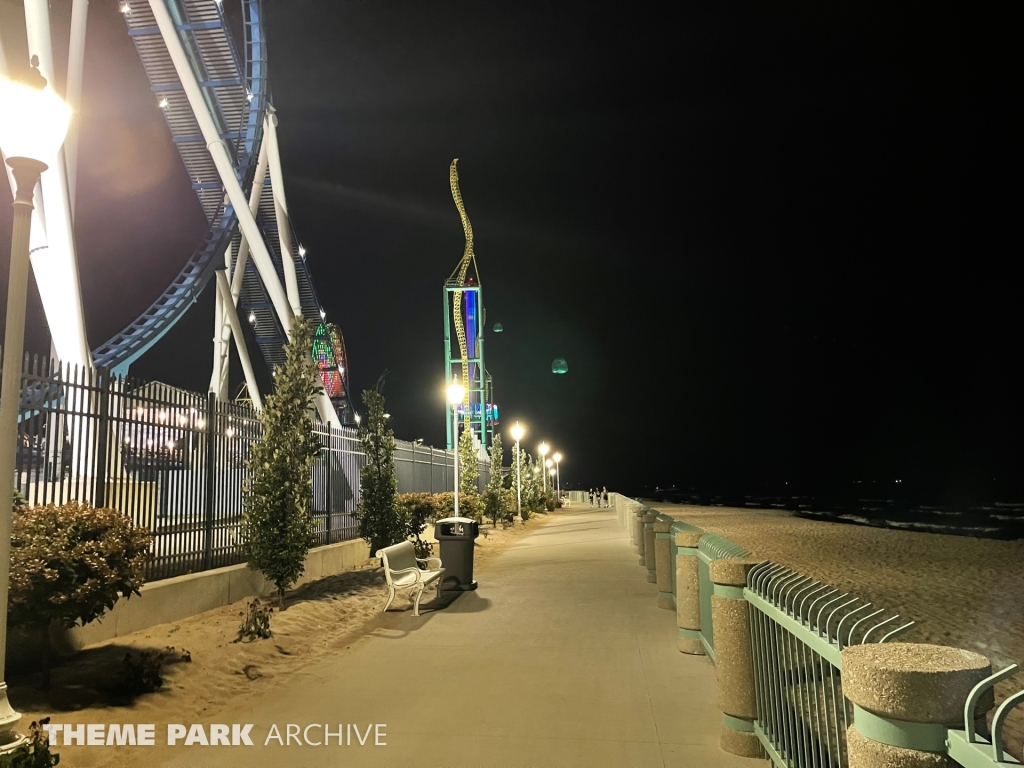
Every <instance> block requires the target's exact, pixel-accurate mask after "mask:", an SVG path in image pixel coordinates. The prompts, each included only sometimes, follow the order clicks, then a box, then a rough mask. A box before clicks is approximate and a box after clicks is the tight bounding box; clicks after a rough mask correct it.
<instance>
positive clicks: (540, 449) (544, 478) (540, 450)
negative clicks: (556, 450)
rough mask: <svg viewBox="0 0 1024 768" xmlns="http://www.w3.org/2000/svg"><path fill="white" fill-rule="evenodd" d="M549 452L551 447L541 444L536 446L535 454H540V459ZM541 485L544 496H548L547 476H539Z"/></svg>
mask: <svg viewBox="0 0 1024 768" xmlns="http://www.w3.org/2000/svg"><path fill="white" fill-rule="evenodd" d="M550 450H551V447H550V446H549V445H548V444H547V443H541V444H540V445H538V446H537V453H539V454H540V457H541V458H542V459H543V458H544V457H545V456H547V455H548V451H550ZM541 484H542V485H543V486H544V495H545V496H547V495H548V476H547V475H546V474H543V475H541Z"/></svg>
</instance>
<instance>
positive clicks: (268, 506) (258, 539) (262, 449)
mask: <svg viewBox="0 0 1024 768" xmlns="http://www.w3.org/2000/svg"><path fill="white" fill-rule="evenodd" d="M311 343H312V337H311V333H310V327H309V323H307V322H306V320H304V319H303V318H301V317H297V318H295V321H294V323H293V324H292V334H291V340H290V341H289V342H288V343H287V344H286V345H285V348H284V349H285V361H284V364H283V365H281V366H279V367H278V369H277V372H276V375H275V377H274V393H273V394H272V395H269V396H268V397H267V398H266V401H265V403H264V406H263V411H262V412H261V413H260V417H259V418H260V424H262V426H263V433H262V435H261V436H260V439H259V440H257V441H256V442H255V443H254V444H253V446H252V449H251V451H250V453H249V460H248V464H247V466H248V470H249V472H248V475H249V479H248V482H247V483H246V485H245V488H244V489H243V516H242V531H243V536H244V548H245V555H246V559H247V560H248V562H249V566H250V567H251V568H255V569H257V570H259V571H262V572H263V574H264V575H265V576H266V577H267V578H268V579H269V580H270V581H272V582H273V583H274V584H275V585H276V586H277V594H278V599H279V602H280V604H281V607H282V608H283V607H284V593H285V590H286V589H288V588H289V587H290V586H292V585H293V584H294V583H295V582H296V581H297V580H298V578H299V577H300V576H301V575H302V571H303V568H304V566H305V561H306V555H307V554H308V553H309V549H310V547H312V546H313V544H314V542H315V537H314V533H313V521H312V519H311V517H310V514H309V508H310V504H311V502H312V498H313V481H312V474H311V473H312V469H313V461H314V459H315V458H316V456H317V454H318V453H319V451H320V443H319V442H318V441H317V439H316V436H315V435H314V434H313V421H312V418H311V410H312V404H313V393H314V392H315V391H316V371H315V370H314V368H313V361H312V358H311V357H310V345H311Z"/></svg>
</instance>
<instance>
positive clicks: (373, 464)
mask: <svg viewBox="0 0 1024 768" xmlns="http://www.w3.org/2000/svg"><path fill="white" fill-rule="evenodd" d="M363 404H364V405H365V406H366V418H365V419H363V426H362V427H361V428H360V430H359V444H360V445H361V446H362V449H363V453H364V454H366V463H365V464H364V465H363V468H362V469H360V470H359V482H360V487H359V506H358V508H357V509H356V518H357V519H358V520H359V535H360V536H361V537H362V538H364V539H366V541H367V542H368V543H369V545H370V552H371V553H376V552H377V551H378V550H381V549H383V548H384V547H390V546H391V545H392V544H397V543H398V542H400V541H404V540H405V536H406V526H405V521H404V519H403V516H402V513H401V509H400V508H399V504H398V481H397V479H396V478H395V434H394V432H392V431H391V430H390V429H388V428H387V423H386V421H385V419H384V395H382V394H381V393H380V392H378V391H376V390H372V389H370V390H366V391H365V392H363Z"/></svg>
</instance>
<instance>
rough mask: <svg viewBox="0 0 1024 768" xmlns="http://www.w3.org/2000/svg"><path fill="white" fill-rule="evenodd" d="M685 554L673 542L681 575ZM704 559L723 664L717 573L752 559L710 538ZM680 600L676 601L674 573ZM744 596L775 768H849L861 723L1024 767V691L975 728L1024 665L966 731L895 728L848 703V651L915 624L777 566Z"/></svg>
mask: <svg viewBox="0 0 1024 768" xmlns="http://www.w3.org/2000/svg"><path fill="white" fill-rule="evenodd" d="M615 496H616V503H615V506H616V508H618V507H619V506H620V505H622V507H623V509H625V505H626V504H627V503H629V502H631V501H632V500H630V499H628V498H627V497H624V496H619V495H618V494H616V495H615ZM633 503H637V502H633ZM644 508H645V510H648V511H652V510H650V509H649V508H648V507H644ZM620 519H621V520H622V521H623V524H624V525H628V524H629V518H628V516H626V515H622V516H621V518H620ZM676 530H693V526H690V525H689V524H687V523H684V522H681V521H677V522H676V523H675V524H674V525H673V531H676ZM673 539H674V537H673ZM677 554H678V553H677V548H676V547H675V542H674V540H673V546H672V564H673V571H674V570H675V559H676V556H677ZM697 557H698V559H699V561H700V565H699V574H700V612H701V641H702V644H703V646H704V650H705V651H706V653H707V655H708V657H709V658H710V659H711V661H712V662H714V661H715V653H714V626H713V623H712V617H711V596H712V595H713V594H714V585H713V584H712V582H711V577H710V571H709V564H710V563H711V561H713V560H718V559H722V558H730V557H750V553H749V552H748V551H747V550H746V549H744V548H743V547H741V546H739V545H737V544H735V543H733V542H731V541H729V540H728V539H724V538H722V537H721V536H718V535H716V534H710V533H708V534H704V535H703V536H702V537H701V538H700V541H699V543H698V548H697ZM672 591H673V595H675V594H676V584H675V574H674V573H673V582H672ZM743 596H744V598H745V599H746V601H747V603H748V605H749V606H750V624H751V626H750V630H751V651H752V658H753V667H754V691H755V698H756V702H757V717H756V719H755V720H754V733H755V734H756V736H757V738H758V741H759V742H760V744H761V746H762V747H763V748H764V751H765V754H766V756H767V757H768V758H769V759H770V760H771V762H772V763H773V765H774V768H849V760H848V756H847V749H846V733H847V730H848V729H849V727H850V725H852V724H854V723H856V728H857V730H858V731H859V732H860V733H861V734H862V735H864V736H866V737H867V738H869V739H873V740H876V741H880V742H883V743H887V744H894V745H896V746H906V747H907V748H911V749H920V750H925V751H932V752H937V753H940V754H942V753H945V754H946V755H948V756H949V757H950V758H951V759H952V760H954V761H955V762H956V764H957V765H960V766H962V767H963V768H1006V766H1020V765H1021V763H1020V762H1019V761H1018V760H1016V759H1015V758H1014V757H1012V756H1010V755H1008V754H1007V753H1006V747H1005V725H1006V719H1007V716H1008V715H1009V714H1010V712H1011V711H1012V710H1013V709H1014V708H1016V707H1018V706H1020V705H1021V704H1024V691H1019V692H1017V693H1015V694H1012V695H1010V696H1008V697H1006V698H1005V699H1004V700H1003V701H1002V702H1001V703H1000V704H999V706H998V707H997V708H996V711H995V714H994V716H993V719H992V726H991V729H990V732H991V738H986V736H984V735H982V734H980V733H979V732H978V731H977V728H976V723H977V720H976V710H977V707H978V704H979V702H980V701H983V700H984V699H985V698H986V695H987V694H988V692H989V689H991V688H992V687H993V686H994V685H995V684H996V683H998V682H1000V681H1001V680H1004V679H1006V678H1008V677H1010V676H1011V675H1012V674H1014V673H1015V672H1016V671H1017V669H1018V668H1017V665H1016V664H1011V665H1010V666H1008V667H1007V668H1005V669H1003V670H1001V671H999V672H997V673H995V674H993V675H991V676H989V677H988V678H986V679H985V680H983V681H981V682H980V683H978V685H976V686H975V687H974V689H973V690H972V691H971V693H970V695H969V696H968V698H967V701H966V703H965V705H964V727H963V729H959V728H945V727H944V726H937V725H930V724H914V723H902V722H900V721H893V720H887V719H885V718H882V717H879V716H877V715H874V714H872V713H871V712H867V711H866V710H862V709H860V708H858V707H856V706H855V705H854V704H853V703H852V702H851V701H850V700H849V699H847V698H846V697H845V696H844V695H843V680H842V650H843V648H846V647H848V646H852V645H862V644H865V643H886V642H890V641H892V640H894V639H898V638H899V636H900V635H902V634H903V633H904V632H905V631H906V630H908V629H909V628H910V627H912V626H913V625H914V622H912V621H901V620H900V617H899V614H892V613H890V612H888V611H886V610H885V609H884V608H877V607H874V606H872V604H871V603H869V602H867V601H865V600H862V599H860V598H858V597H856V596H854V595H852V594H850V593H847V592H842V591H840V590H839V589H836V588H835V587H831V586H829V585H828V584H824V583H822V582H820V581H817V580H815V579H813V578H811V577H809V576H804V575H803V574H800V573H798V572H796V571H793V570H791V569H789V568H785V567H783V566H780V565H776V564H774V563H770V562H764V563H761V564H760V565H757V566H755V567H754V568H753V569H752V570H751V571H750V573H749V575H748V578H747V586H746V587H745V588H744V590H743ZM915 726H916V727H915Z"/></svg>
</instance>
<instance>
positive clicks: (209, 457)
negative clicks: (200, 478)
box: [203, 392, 217, 570]
mask: <svg viewBox="0 0 1024 768" xmlns="http://www.w3.org/2000/svg"><path fill="white" fill-rule="evenodd" d="M216 422H217V396H216V395H215V394H214V393H213V392H209V393H207V395H206V504H205V507H204V510H203V511H204V514H205V516H206V525H205V534H204V536H203V570H209V569H211V568H212V567H213V504H214V488H215V484H214V477H213V474H214V467H215V466H216V459H215V456H214V452H215V446H216V444H217V438H216V433H217V423H216Z"/></svg>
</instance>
